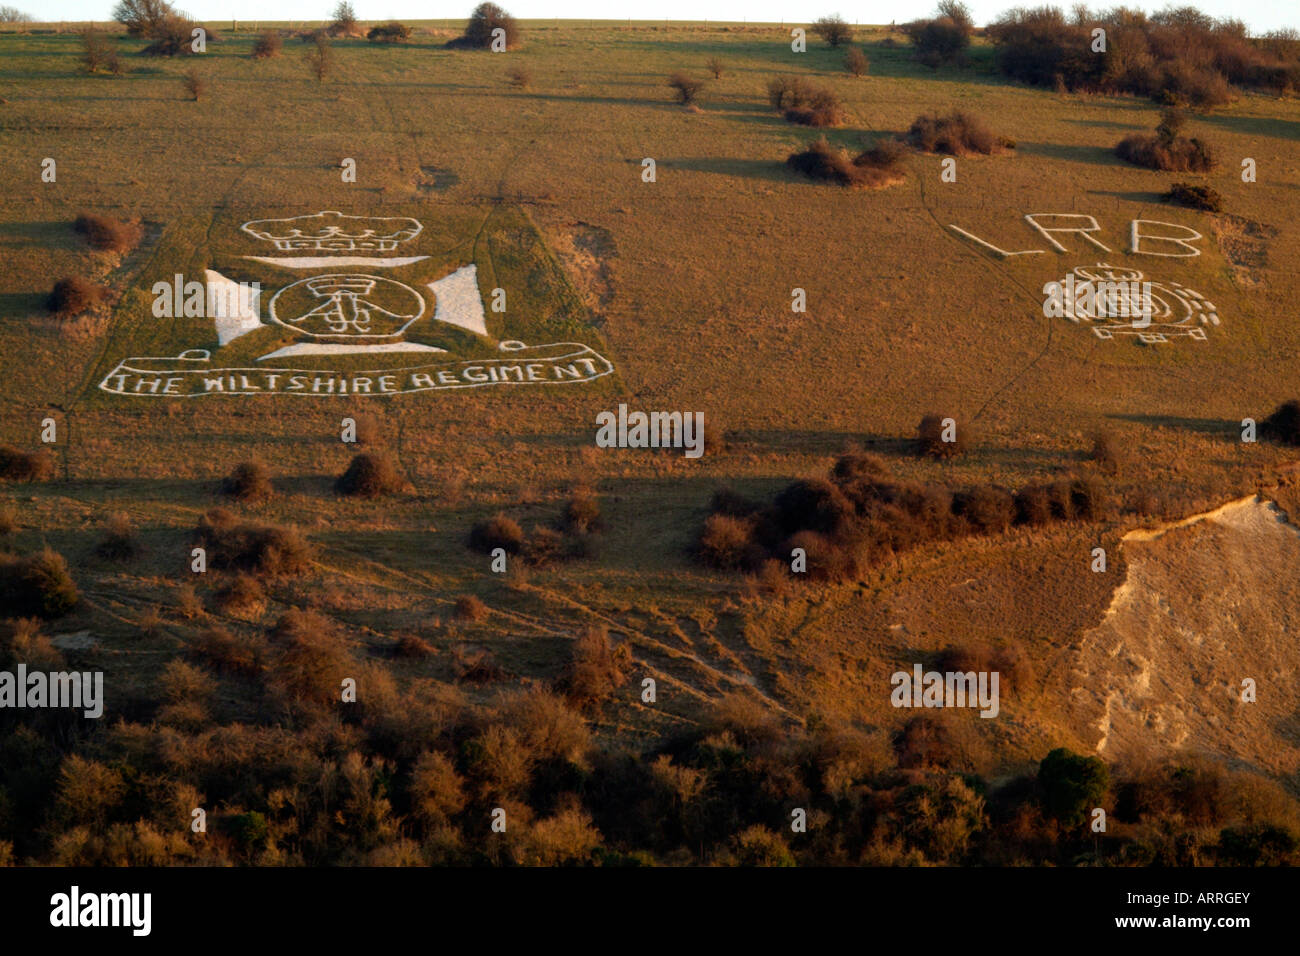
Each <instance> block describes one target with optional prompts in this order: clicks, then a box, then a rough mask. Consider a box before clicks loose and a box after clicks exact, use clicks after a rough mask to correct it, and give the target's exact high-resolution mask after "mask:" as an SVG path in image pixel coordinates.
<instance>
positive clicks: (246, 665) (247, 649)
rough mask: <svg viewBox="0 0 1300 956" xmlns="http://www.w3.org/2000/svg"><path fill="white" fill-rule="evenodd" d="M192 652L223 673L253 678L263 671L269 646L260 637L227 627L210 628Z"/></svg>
mask: <svg viewBox="0 0 1300 956" xmlns="http://www.w3.org/2000/svg"><path fill="white" fill-rule="evenodd" d="M190 653H191V654H193V655H194V656H196V657H198V658H200V659H202V660H205V661H207V662H208V663H209V664H211V665H212V666H213V667H214V668H216V670H217V671H219V672H221V673H225V674H238V675H242V676H249V677H251V676H254V675H257V674H259V673H261V671H262V668H263V666H264V665H263V658H264V656H265V647H264V645H263V643H262V642H261V641H259V640H257V639H256V638H252V637H248V636H246V635H236V634H232V633H231V632H230V631H229V630H227V629H226V628H224V627H209V628H205V629H204V630H203V632H202V633H200V634H199V636H198V637H197V638H195V639H194V641H193V643H192V644H190Z"/></svg>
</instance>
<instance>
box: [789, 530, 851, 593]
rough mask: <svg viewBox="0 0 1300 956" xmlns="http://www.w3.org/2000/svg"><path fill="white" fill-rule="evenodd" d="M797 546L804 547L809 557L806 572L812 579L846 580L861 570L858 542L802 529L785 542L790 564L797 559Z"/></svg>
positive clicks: (807, 557) (809, 578) (810, 579)
mask: <svg viewBox="0 0 1300 956" xmlns="http://www.w3.org/2000/svg"><path fill="white" fill-rule="evenodd" d="M795 548H802V549H803V552H804V556H805V558H806V559H807V568H806V569H805V570H804V572H803V574H804V575H805V576H806V577H807V579H808V580H809V581H845V580H849V579H850V578H854V577H856V576H857V574H858V561H857V555H856V553H855V551H854V546H853V545H852V544H851V543H846V542H844V541H841V540H837V539H836V538H833V537H831V536H830V535H826V534H819V533H818V532H816V531H800V532H798V533H797V534H793V535H791V536H790V538H789V540H787V541H786V542H785V544H784V545H783V546H782V548H781V551H782V554H783V555H784V560H785V562H786V566H787V567H788V566H789V562H790V561H792V560H793V552H794V549H795Z"/></svg>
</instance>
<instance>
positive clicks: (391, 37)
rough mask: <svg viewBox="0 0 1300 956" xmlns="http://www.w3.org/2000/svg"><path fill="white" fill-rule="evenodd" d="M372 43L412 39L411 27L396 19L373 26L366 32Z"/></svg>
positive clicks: (399, 41)
mask: <svg viewBox="0 0 1300 956" xmlns="http://www.w3.org/2000/svg"><path fill="white" fill-rule="evenodd" d="M366 39H367V40H369V41H370V42H371V43H405V42H406V41H407V40H409V39H411V28H410V27H408V26H407V25H406V24H405V23H398V22H397V21H396V20H393V21H390V22H388V23H381V24H379V25H378V26H374V27H371V28H370V30H369V31H368V32H367V33H366Z"/></svg>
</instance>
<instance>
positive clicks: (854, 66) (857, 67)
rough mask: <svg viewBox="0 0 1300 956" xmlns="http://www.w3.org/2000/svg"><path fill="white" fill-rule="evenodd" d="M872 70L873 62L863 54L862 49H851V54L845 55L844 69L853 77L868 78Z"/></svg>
mask: <svg viewBox="0 0 1300 956" xmlns="http://www.w3.org/2000/svg"><path fill="white" fill-rule="evenodd" d="M870 68H871V61H870V60H868V59H867V55H866V54H865V53H863V52H862V48H861V47H856V46H855V47H849V52H848V53H846V54H844V69H845V70H847V71H848V72H849V73H850V74H852V75H853V76H866V75H867V71H868V70H869V69H870Z"/></svg>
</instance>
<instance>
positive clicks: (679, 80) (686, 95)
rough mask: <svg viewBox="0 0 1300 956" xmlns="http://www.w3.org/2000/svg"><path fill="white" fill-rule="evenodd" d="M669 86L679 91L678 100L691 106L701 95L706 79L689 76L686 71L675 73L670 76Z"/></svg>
mask: <svg viewBox="0 0 1300 956" xmlns="http://www.w3.org/2000/svg"><path fill="white" fill-rule="evenodd" d="M668 86H669V88H670V89H673V90H676V91H677V102H679V103H681V104H682V105H683V106H689V105H690V104H691V103H694V102H695V100H696V98H697V97H698V96H699V95H700V91H701V90H703V89H704V81H703V80H697V79H695V78H694V77H691V76H687V75H686V74H685V73H674V74H673V75H672V76H670V77H668Z"/></svg>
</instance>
